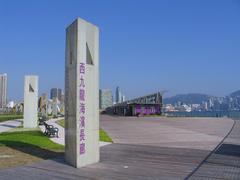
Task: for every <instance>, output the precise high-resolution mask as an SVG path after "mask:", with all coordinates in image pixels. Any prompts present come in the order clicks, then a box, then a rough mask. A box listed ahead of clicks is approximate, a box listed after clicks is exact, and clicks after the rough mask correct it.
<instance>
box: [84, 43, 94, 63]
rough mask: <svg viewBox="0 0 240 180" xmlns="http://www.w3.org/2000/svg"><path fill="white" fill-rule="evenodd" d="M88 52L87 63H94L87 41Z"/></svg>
mask: <svg viewBox="0 0 240 180" xmlns="http://www.w3.org/2000/svg"><path fill="white" fill-rule="evenodd" d="M86 51H87V52H86V54H87V64H90V65H93V58H92V55H91V52H90V50H89V47H88V44H87V43H86Z"/></svg>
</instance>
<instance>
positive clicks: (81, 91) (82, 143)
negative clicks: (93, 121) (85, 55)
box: [79, 63, 86, 155]
mask: <svg viewBox="0 0 240 180" xmlns="http://www.w3.org/2000/svg"><path fill="white" fill-rule="evenodd" d="M79 69H80V71H79V72H80V76H79V77H80V85H79V106H80V107H79V117H80V119H79V140H80V147H79V150H80V155H83V154H85V151H86V147H85V140H86V139H85V138H86V137H85V122H86V116H85V100H86V92H85V90H86V89H85V70H86V68H85V63H80V67H79Z"/></svg>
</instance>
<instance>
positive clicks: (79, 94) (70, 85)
mask: <svg viewBox="0 0 240 180" xmlns="http://www.w3.org/2000/svg"><path fill="white" fill-rule="evenodd" d="M65 53H66V56H65V58H66V61H65V159H66V161H67V162H68V163H69V164H71V165H72V166H74V167H77V168H79V167H82V166H86V165H89V164H92V163H96V162H98V161H99V107H98V105H99V93H98V91H99V72H98V71H99V70H98V69H99V60H98V59H99V30H98V27H96V26H94V25H93V24H90V23H88V22H86V21H84V20H82V19H80V18H78V19H76V20H75V21H74V22H73V23H72V24H71V25H70V26H69V27H68V28H67V29H66V51H65Z"/></svg>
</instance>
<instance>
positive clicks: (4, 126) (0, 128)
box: [0, 119, 22, 133]
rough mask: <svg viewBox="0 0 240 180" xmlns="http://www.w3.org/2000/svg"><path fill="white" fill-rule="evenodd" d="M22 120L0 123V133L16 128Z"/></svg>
mask: <svg viewBox="0 0 240 180" xmlns="http://www.w3.org/2000/svg"><path fill="white" fill-rule="evenodd" d="M21 122H22V120H18V119H16V120H9V121H4V122H1V123H0V133H1V132H5V131H9V130H11V129H13V128H16V127H18V126H20V125H21Z"/></svg>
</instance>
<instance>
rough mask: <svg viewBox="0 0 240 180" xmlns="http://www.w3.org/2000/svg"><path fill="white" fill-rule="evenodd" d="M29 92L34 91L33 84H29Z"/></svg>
mask: <svg viewBox="0 0 240 180" xmlns="http://www.w3.org/2000/svg"><path fill="white" fill-rule="evenodd" d="M29 92H34V89H33V87H32V85H31V84H29Z"/></svg>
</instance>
